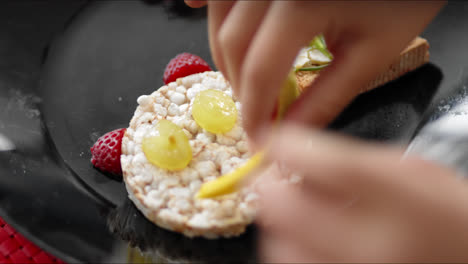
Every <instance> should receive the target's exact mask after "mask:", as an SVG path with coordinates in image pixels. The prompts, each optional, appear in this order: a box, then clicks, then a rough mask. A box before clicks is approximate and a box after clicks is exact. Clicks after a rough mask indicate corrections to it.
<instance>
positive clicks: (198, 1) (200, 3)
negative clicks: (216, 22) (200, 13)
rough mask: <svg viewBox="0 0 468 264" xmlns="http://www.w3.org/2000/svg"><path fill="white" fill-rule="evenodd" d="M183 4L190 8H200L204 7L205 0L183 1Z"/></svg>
mask: <svg viewBox="0 0 468 264" xmlns="http://www.w3.org/2000/svg"><path fill="white" fill-rule="evenodd" d="M184 2H185V4H186V5H188V6H190V7H191V8H200V7H204V6H206V4H207V2H206V0H184Z"/></svg>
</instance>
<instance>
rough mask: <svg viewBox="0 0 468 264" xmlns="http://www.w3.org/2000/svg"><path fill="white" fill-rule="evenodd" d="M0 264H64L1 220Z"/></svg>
mask: <svg viewBox="0 0 468 264" xmlns="http://www.w3.org/2000/svg"><path fill="white" fill-rule="evenodd" d="M0 263H64V262H63V261H62V260H60V259H58V258H56V257H54V256H52V255H50V254H49V253H47V252H45V251H43V250H42V249H40V248H39V247H37V246H36V245H34V244H33V243H31V242H30V241H29V240H27V239H26V238H25V237H23V236H22V235H21V234H19V233H18V232H16V230H14V229H13V228H12V227H11V226H9V225H8V224H7V223H6V222H5V221H4V220H3V219H2V218H0Z"/></svg>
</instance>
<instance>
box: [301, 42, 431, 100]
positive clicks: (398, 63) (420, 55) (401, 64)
mask: <svg viewBox="0 0 468 264" xmlns="http://www.w3.org/2000/svg"><path fill="white" fill-rule="evenodd" d="M428 61H429V43H428V42H427V40H426V39H424V38H421V37H417V38H415V39H414V40H413V41H411V43H410V44H409V45H408V46H407V47H406V48H405V49H404V50H403V51H402V52H401V53H400V56H399V57H398V59H396V60H395V61H394V62H393V63H392V64H390V66H389V67H388V68H387V70H386V71H385V72H383V73H381V74H380V75H378V76H377V77H376V78H375V79H374V80H372V81H371V82H370V83H369V84H367V85H366V86H365V87H363V89H362V92H366V91H369V90H371V89H374V88H376V87H379V86H381V85H383V84H385V83H387V82H389V81H392V80H395V79H397V78H399V77H400V76H402V75H404V74H405V73H407V72H410V71H413V70H415V69H417V68H418V67H420V66H422V65H423V64H425V63H427V62H428ZM319 72H320V71H315V72H314V71H302V72H301V71H299V72H297V74H296V78H297V83H298V85H299V89H300V91H301V92H302V91H303V90H305V89H306V88H307V87H309V86H310V85H311V84H312V82H313V81H314V80H315V78H317V77H318V75H319Z"/></svg>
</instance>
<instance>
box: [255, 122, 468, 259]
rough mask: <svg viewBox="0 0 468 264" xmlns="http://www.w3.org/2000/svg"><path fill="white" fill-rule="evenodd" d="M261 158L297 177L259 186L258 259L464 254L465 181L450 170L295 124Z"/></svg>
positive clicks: (467, 233) (467, 239)
mask: <svg viewBox="0 0 468 264" xmlns="http://www.w3.org/2000/svg"><path fill="white" fill-rule="evenodd" d="M270 158H273V159H275V160H279V161H281V162H283V163H285V164H286V165H287V166H288V167H290V168H296V169H297V170H298V171H300V172H302V173H304V174H305V179H304V182H303V185H301V186H292V185H284V184H279V183H278V184H271V185H270V186H263V188H262V190H263V191H262V192H263V193H262V195H261V197H262V199H261V205H262V206H261V209H260V214H259V223H260V227H261V236H260V252H261V256H262V258H263V259H262V261H264V262H267V263H272V262H281V263H291V262H307V263H310V262H321V263H324V262H335V263H336V262H343V261H344V262H348V263H350V262H361V263H362V262H374V263H375V262H400V261H404V262H444V263H449V262H450V263H452V262H457V261H462V262H465V263H466V262H468V251H467V250H466V245H468V224H467V223H468V186H467V183H466V181H465V180H463V179H457V178H456V175H455V173H454V172H453V171H451V170H449V169H446V168H443V167H439V166H436V165H434V164H432V163H429V162H426V161H422V160H419V159H416V158H408V159H404V160H400V159H401V153H400V152H399V151H395V150H389V149H386V148H385V147H383V146H374V145H369V144H364V143H359V142H357V141H354V140H351V139H344V138H340V137H337V136H332V135H328V134H325V132H310V131H306V130H301V129H298V128H289V129H287V130H285V131H284V130H283V131H282V132H281V136H280V137H277V138H276V139H275V140H274V145H273V148H272V150H271V151H270Z"/></svg>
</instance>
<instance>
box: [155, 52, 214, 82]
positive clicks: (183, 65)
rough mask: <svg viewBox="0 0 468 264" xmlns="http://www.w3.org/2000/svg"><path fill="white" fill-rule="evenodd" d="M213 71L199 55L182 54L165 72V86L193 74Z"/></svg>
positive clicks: (173, 60) (171, 62) (169, 64)
mask: <svg viewBox="0 0 468 264" xmlns="http://www.w3.org/2000/svg"><path fill="white" fill-rule="evenodd" d="M205 71H211V68H210V66H209V65H208V63H206V61H204V60H203V59H202V58H200V57H198V56H197V55H193V54H190V53H186V52H185V53H181V54H179V55H177V56H175V58H173V59H172V60H171V61H169V63H168V64H167V66H166V70H164V77H163V81H164V83H165V84H168V83H170V82H173V81H175V80H177V78H182V77H185V76H188V75H191V74H195V73H200V72H205Z"/></svg>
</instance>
